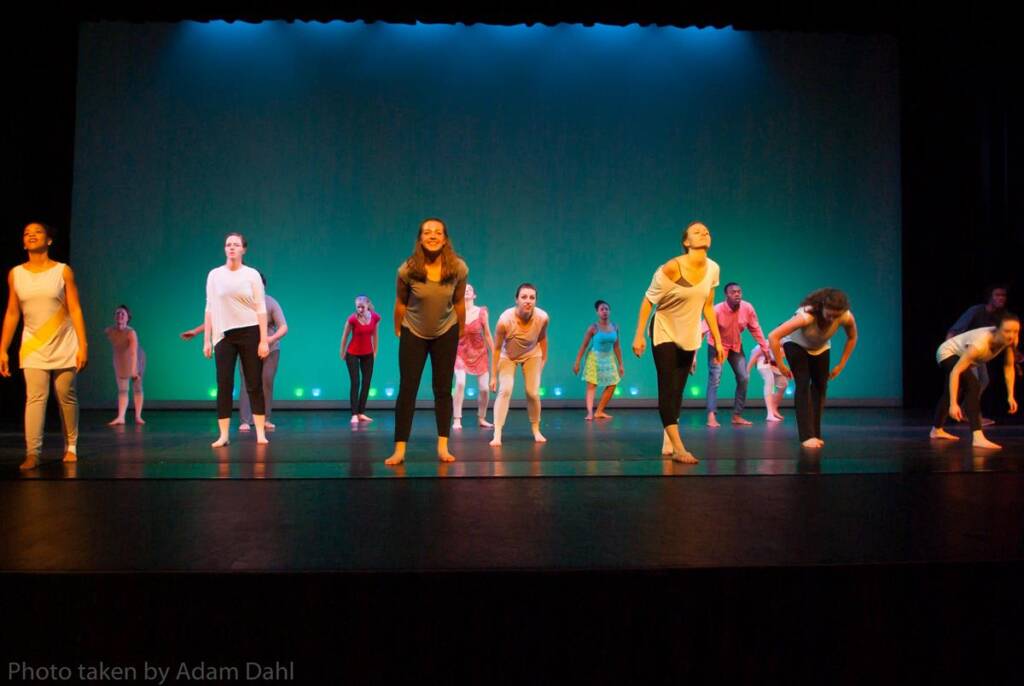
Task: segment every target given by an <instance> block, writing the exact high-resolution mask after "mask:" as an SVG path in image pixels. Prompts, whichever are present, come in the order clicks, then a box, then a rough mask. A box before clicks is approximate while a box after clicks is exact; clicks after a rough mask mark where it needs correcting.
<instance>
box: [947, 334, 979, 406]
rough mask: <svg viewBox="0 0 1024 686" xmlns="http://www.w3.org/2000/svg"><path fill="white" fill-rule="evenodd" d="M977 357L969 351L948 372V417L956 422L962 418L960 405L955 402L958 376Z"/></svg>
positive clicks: (957, 393) (957, 392) (958, 386)
mask: <svg viewBox="0 0 1024 686" xmlns="http://www.w3.org/2000/svg"><path fill="white" fill-rule="evenodd" d="M977 355H978V353H977V351H976V350H974V349H973V348H971V349H969V350H968V351H967V353H966V354H965V355H964V356H963V357H961V358H960V359H959V360H957V363H956V365H954V366H953V369H952V371H950V372H949V416H950V417H952V418H953V419H955V420H957V421H958V422H959V421H961V420H962V419H963V418H964V412H963V410H961V409H960V403H959V402H957V396H958V395H959V394H960V375H961V374H963V373H964V372H965V371H967V369H968V368H970V366H971V363H972V362H973V361H974V358H975V357H977ZM981 364H984V362H982V363H981Z"/></svg>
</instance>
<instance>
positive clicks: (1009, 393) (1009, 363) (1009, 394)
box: [1003, 348, 1017, 414]
mask: <svg viewBox="0 0 1024 686" xmlns="http://www.w3.org/2000/svg"><path fill="white" fill-rule="evenodd" d="M1013 359H1014V355H1013V348H1007V349H1006V362H1005V364H1003V378H1004V379H1005V380H1006V402H1007V404H1008V405H1009V406H1010V414H1016V413H1017V399H1016V398H1014V397H1013V384H1014V382H1015V381H1016V380H1017V373H1016V369H1015V365H1014V364H1013Z"/></svg>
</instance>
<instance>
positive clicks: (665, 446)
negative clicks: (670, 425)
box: [661, 432, 675, 455]
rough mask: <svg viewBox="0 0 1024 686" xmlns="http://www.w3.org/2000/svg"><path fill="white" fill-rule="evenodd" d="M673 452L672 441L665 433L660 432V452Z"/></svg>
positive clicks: (665, 453)
mask: <svg viewBox="0 0 1024 686" xmlns="http://www.w3.org/2000/svg"><path fill="white" fill-rule="evenodd" d="M673 452H675V451H674V450H673V449H672V441H671V440H670V439H669V437H668V434H667V433H665V432H662V434H661V454H662V455H671V454H672V453H673Z"/></svg>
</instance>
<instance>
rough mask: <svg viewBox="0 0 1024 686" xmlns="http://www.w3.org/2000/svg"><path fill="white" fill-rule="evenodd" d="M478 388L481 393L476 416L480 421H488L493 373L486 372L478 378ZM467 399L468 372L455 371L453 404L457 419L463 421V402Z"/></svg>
mask: <svg viewBox="0 0 1024 686" xmlns="http://www.w3.org/2000/svg"><path fill="white" fill-rule="evenodd" d="M476 388H477V391H478V392H479V395H478V396H477V397H478V398H479V400H478V401H477V407H476V414H477V416H478V417H479V418H480V419H487V400H488V398H490V395H491V393H490V388H491V373H490V372H484V373H483V374H480V375H479V376H477V377H476ZM465 397H466V370H465V369H456V370H455V402H454V404H453V408H454V416H455V418H456V419H462V401H463V400H464V399H465Z"/></svg>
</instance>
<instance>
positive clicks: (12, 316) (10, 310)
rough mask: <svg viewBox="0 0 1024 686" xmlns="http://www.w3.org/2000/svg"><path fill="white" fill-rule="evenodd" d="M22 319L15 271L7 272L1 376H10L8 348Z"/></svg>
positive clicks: (1, 344) (0, 341)
mask: <svg viewBox="0 0 1024 686" xmlns="http://www.w3.org/2000/svg"><path fill="white" fill-rule="evenodd" d="M19 321H21V305H20V304H19V303H18V296H17V295H15V294H14V271H13V270H12V271H10V272H8V273H7V309H6V310H4V327H3V334H0V376H10V375H11V368H10V359H9V358H8V357H7V349H8V348H9V347H11V340H13V339H14V331H15V330H16V329H17V328H18V322H19Z"/></svg>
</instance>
